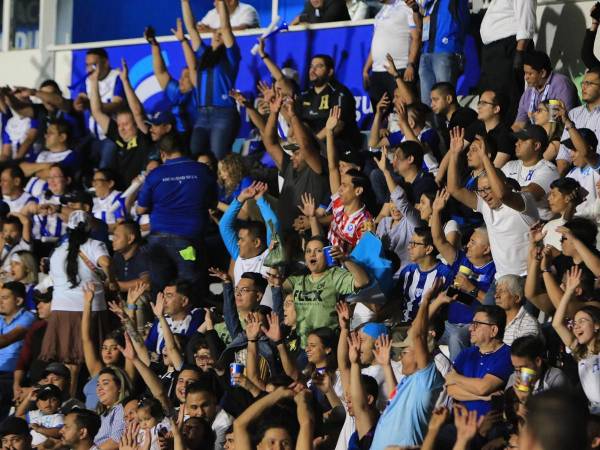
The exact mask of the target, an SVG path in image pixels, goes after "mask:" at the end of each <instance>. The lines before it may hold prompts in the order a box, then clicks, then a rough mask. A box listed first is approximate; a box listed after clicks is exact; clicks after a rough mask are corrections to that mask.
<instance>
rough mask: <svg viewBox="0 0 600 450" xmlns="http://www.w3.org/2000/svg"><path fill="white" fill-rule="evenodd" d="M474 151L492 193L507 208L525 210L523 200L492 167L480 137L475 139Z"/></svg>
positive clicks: (483, 141) (484, 144)
mask: <svg viewBox="0 0 600 450" xmlns="http://www.w3.org/2000/svg"><path fill="white" fill-rule="evenodd" d="M475 144H476V145H475V151H476V152H477V154H478V155H479V157H480V158H481V161H482V162H483V167H484V169H485V173H486V175H487V179H488V180H489V182H490V187H491V188H492V193H493V194H494V195H495V196H496V197H498V198H500V199H502V203H504V204H505V205H506V206H508V207H509V208H512V209H514V210H516V211H523V210H524V209H525V200H523V197H522V196H521V194H520V193H519V192H514V191H513V190H512V189H511V187H510V186H509V185H508V183H506V182H505V181H504V179H503V178H501V176H500V175H499V173H498V169H497V168H496V166H494V163H493V162H492V160H491V159H490V157H489V156H488V153H487V145H486V143H485V140H484V139H483V138H482V137H481V136H476V137H475Z"/></svg>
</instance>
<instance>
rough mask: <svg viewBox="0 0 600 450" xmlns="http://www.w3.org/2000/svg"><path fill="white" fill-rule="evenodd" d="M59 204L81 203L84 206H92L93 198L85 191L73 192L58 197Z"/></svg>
mask: <svg viewBox="0 0 600 450" xmlns="http://www.w3.org/2000/svg"><path fill="white" fill-rule="evenodd" d="M60 203H61V204H63V205H66V204H67V203H83V204H84V205H90V206H93V205H94V197H93V196H92V194H90V193H89V192H87V191H73V192H69V193H68V194H65V195H63V196H61V197H60Z"/></svg>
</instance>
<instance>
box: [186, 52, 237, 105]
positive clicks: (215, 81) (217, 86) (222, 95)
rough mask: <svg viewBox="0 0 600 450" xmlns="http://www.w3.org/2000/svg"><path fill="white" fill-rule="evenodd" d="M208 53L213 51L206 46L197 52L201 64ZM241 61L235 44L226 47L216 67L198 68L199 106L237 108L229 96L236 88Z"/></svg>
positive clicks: (197, 91)
mask: <svg viewBox="0 0 600 450" xmlns="http://www.w3.org/2000/svg"><path fill="white" fill-rule="evenodd" d="M206 51H211V50H210V49H209V47H208V46H206V45H201V46H200V48H199V49H198V50H197V51H196V57H197V58H198V60H199V61H200V62H201V61H202V56H203V55H204V53H205V52H206ZM241 59H242V55H241V53H240V47H239V46H238V44H237V43H234V44H233V46H231V47H230V48H227V47H225V51H224V53H223V54H222V55H221V58H220V59H219V61H218V62H217V63H216V64H215V65H214V66H212V67H209V68H204V69H203V68H201V67H199V68H198V83H197V84H196V86H197V88H196V93H197V101H198V106H200V107H204V106H217V107H221V108H235V106H236V105H235V100H233V99H232V98H231V97H230V96H229V92H230V91H231V90H232V89H233V88H235V80H236V79H237V75H238V71H239V68H240V61H241Z"/></svg>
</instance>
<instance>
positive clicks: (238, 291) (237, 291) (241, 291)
mask: <svg viewBox="0 0 600 450" xmlns="http://www.w3.org/2000/svg"><path fill="white" fill-rule="evenodd" d="M234 292H235V295H238V294H241V295H244V294H247V293H248V292H256V289H250V288H247V287H243V288H235V290H234Z"/></svg>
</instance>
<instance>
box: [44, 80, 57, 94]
mask: <svg viewBox="0 0 600 450" xmlns="http://www.w3.org/2000/svg"><path fill="white" fill-rule="evenodd" d="M48 86H50V87H51V88H52V89H54V90H55V91H56V92H57V93H59V94H62V91H61V90H60V86H59V85H58V83H57V82H56V81H54V80H44V81H42V84H40V89H42V88H45V87H48Z"/></svg>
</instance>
